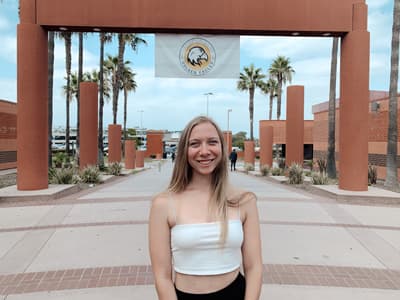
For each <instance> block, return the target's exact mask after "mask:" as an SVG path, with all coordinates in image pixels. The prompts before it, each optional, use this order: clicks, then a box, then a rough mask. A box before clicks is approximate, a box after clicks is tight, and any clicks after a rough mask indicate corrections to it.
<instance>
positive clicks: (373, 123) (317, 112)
mask: <svg viewBox="0 0 400 300" xmlns="http://www.w3.org/2000/svg"><path fill="white" fill-rule="evenodd" d="M388 97H389V95H388V93H387V92H380V91H370V102H371V106H372V103H373V102H377V103H378V104H379V108H378V110H377V111H371V106H370V114H369V119H368V122H369V135H368V160H369V163H370V164H373V165H375V166H377V167H378V178H380V179H385V177H386V146H387V130H388V107H389V105H388V102H389V98H388ZM397 102H398V105H399V107H400V97H398V101H397ZM336 107H337V109H336V151H338V150H339V119H340V116H339V109H338V108H339V103H337V106H336ZM313 113H314V124H315V126H314V133H313V138H314V158H325V157H326V152H327V148H328V105H327V102H324V103H320V104H317V105H315V106H313ZM398 114H399V116H400V110H399V111H398ZM397 126H398V127H399V128H400V118H399V119H398V121H397ZM398 149H399V152H398V155H400V135H399V137H398ZM339 155H340V153H338V152H336V160H337V161H339V158H340V157H339ZM398 160H399V162H400V156H399V157H398ZM398 168H399V169H398V172H399V174H400V163H399V165H398Z"/></svg>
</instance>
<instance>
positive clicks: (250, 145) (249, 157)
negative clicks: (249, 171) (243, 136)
mask: <svg viewBox="0 0 400 300" xmlns="http://www.w3.org/2000/svg"><path fill="white" fill-rule="evenodd" d="M255 159H256V153H255V151H254V141H244V162H245V163H247V164H252V165H253V166H254V162H255Z"/></svg>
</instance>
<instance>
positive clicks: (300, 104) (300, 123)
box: [285, 85, 304, 166]
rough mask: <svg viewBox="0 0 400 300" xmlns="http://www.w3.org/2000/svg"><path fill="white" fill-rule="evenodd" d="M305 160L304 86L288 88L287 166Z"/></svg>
mask: <svg viewBox="0 0 400 300" xmlns="http://www.w3.org/2000/svg"><path fill="white" fill-rule="evenodd" d="M303 160H304V86H302V85H292V86H289V87H288V88H287V100H286V160H285V163H286V166H290V165H291V164H293V163H297V164H300V165H303Z"/></svg>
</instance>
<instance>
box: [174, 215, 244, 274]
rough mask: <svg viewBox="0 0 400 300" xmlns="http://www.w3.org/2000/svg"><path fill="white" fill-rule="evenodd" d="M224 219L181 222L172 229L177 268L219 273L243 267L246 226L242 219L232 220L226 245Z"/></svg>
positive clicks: (196, 272)
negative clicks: (194, 222) (209, 221)
mask: <svg viewBox="0 0 400 300" xmlns="http://www.w3.org/2000/svg"><path fill="white" fill-rule="evenodd" d="M220 224H221V223H220V222H212V223H196V224H178V225H175V226H174V227H172V229H171V250H172V258H173V264H174V270H175V271H176V272H178V273H183V274H190V275H216V274H223V273H228V272H231V271H233V270H235V269H237V268H239V267H240V263H241V260H242V252H241V246H242V243H243V227H242V222H241V220H240V219H235V220H228V233H227V237H226V242H225V244H224V245H221V243H220Z"/></svg>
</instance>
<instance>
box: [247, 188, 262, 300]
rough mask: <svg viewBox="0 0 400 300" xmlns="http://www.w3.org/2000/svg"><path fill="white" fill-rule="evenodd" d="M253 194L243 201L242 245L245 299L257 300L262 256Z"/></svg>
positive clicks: (259, 289)
mask: <svg viewBox="0 0 400 300" xmlns="http://www.w3.org/2000/svg"><path fill="white" fill-rule="evenodd" d="M256 201H257V200H256V198H255V196H254V195H252V194H251V195H248V196H246V199H245V200H244V201H243V206H242V207H243V211H244V213H245V216H244V223H243V231H244V241H243V246H242V255H243V269H244V275H245V278H246V294H245V300H258V299H259V298H260V292H261V285H262V268H263V266H262V258H261V238H260V221H259V218H258V210H257V204H256Z"/></svg>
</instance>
